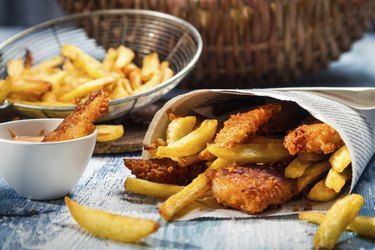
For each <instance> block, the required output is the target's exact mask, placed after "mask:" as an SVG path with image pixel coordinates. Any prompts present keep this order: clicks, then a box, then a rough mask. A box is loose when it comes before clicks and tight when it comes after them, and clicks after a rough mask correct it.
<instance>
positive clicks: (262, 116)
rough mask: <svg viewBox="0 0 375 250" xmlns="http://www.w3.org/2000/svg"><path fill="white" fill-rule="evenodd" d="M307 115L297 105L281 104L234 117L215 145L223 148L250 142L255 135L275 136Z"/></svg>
mask: <svg viewBox="0 0 375 250" xmlns="http://www.w3.org/2000/svg"><path fill="white" fill-rule="evenodd" d="M305 115H306V112H304V111H303V110H302V109H301V108H300V107H299V106H298V105H297V104H294V103H291V102H279V103H272V104H267V105H262V106H259V107H256V108H254V109H252V110H250V111H248V112H245V113H238V114H236V115H232V116H231V117H230V118H229V119H228V120H227V121H226V122H224V127H223V128H222V129H221V130H220V131H219V133H218V134H217V135H216V138H215V143H216V144H217V145H218V146H220V147H223V148H230V147H233V146H234V145H235V144H238V143H243V142H246V141H248V140H249V139H250V138H251V137H253V136H255V135H273V134H277V133H280V132H284V131H287V130H288V129H290V128H293V127H295V126H296V124H298V123H299V122H300V121H301V119H302V117H303V116H305Z"/></svg>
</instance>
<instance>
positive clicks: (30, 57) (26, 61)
mask: <svg viewBox="0 0 375 250" xmlns="http://www.w3.org/2000/svg"><path fill="white" fill-rule="evenodd" d="M33 62H34V58H33V54H32V53H31V51H30V50H28V49H26V51H25V59H24V60H23V64H24V66H25V68H31V67H32V66H33Z"/></svg>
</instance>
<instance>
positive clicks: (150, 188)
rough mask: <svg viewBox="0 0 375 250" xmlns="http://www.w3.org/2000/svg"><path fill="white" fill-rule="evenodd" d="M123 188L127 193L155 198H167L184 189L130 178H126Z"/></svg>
mask: <svg viewBox="0 0 375 250" xmlns="http://www.w3.org/2000/svg"><path fill="white" fill-rule="evenodd" d="M124 187H125V189H126V190H127V191H129V192H133V193H136V194H143V195H147V196H152V197H157V198H168V197H170V196H172V195H174V194H176V193H178V192H180V191H181V190H182V189H183V188H184V187H183V186H177V185H172V184H164V183H157V182H152V181H146V180H142V179H136V178H130V177H128V178H126V180H125V184H124Z"/></svg>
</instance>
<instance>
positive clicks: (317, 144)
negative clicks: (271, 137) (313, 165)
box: [284, 122, 344, 155]
mask: <svg viewBox="0 0 375 250" xmlns="http://www.w3.org/2000/svg"><path fill="white" fill-rule="evenodd" d="M342 145H344V142H343V140H342V139H341V137H340V135H339V133H337V131H336V130H335V129H334V128H332V127H331V126H329V125H328V124H326V123H322V122H320V123H315V124H310V125H306V124H304V125H301V126H299V127H298V128H296V129H294V130H292V131H290V132H289V133H288V134H287V136H286V137H285V139H284V147H285V148H286V149H288V151H289V153H290V154H291V155H295V154H297V153H298V152H306V153H324V154H329V153H332V152H334V151H336V150H337V149H338V148H339V147H341V146H342Z"/></svg>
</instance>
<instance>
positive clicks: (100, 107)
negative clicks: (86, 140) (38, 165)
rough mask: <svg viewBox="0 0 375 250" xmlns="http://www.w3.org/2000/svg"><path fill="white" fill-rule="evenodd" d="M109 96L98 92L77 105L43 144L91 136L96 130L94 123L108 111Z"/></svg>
mask: <svg viewBox="0 0 375 250" xmlns="http://www.w3.org/2000/svg"><path fill="white" fill-rule="evenodd" d="M108 103H109V98H108V94H107V93H105V92H103V91H96V92H94V93H92V94H90V95H89V97H88V98H87V100H86V101H85V102H83V103H80V104H78V105H77V107H76V108H75V109H74V111H73V112H72V113H71V114H70V115H69V116H67V117H66V118H65V119H64V120H63V121H62V122H61V123H60V125H59V126H58V127H57V128H56V129H55V130H54V131H52V132H51V133H49V134H48V135H47V136H46V137H45V138H44V140H43V142H54V141H66V140H71V139H75V138H80V137H83V136H86V135H89V134H91V133H92V132H94V130H95V126H94V124H93V123H94V122H95V121H96V120H97V119H98V118H99V117H101V116H103V115H104V114H105V113H107V111H108Z"/></svg>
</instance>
